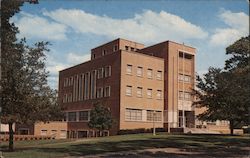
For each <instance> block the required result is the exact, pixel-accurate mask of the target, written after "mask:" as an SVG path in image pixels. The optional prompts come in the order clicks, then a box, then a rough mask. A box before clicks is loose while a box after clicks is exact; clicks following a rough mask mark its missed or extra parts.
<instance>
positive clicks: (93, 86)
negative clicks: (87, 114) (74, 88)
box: [91, 70, 97, 99]
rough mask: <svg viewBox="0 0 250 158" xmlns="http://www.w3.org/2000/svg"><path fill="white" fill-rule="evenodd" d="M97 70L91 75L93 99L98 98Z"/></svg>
mask: <svg viewBox="0 0 250 158" xmlns="http://www.w3.org/2000/svg"><path fill="white" fill-rule="evenodd" d="M96 74H97V73H96V70H94V71H92V73H91V99H95V98H96Z"/></svg>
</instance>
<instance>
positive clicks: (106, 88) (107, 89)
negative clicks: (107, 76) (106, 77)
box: [104, 86, 110, 97]
mask: <svg viewBox="0 0 250 158" xmlns="http://www.w3.org/2000/svg"><path fill="white" fill-rule="evenodd" d="M104 97H110V86H107V87H105V91H104Z"/></svg>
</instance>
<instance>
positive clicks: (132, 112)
mask: <svg viewBox="0 0 250 158" xmlns="http://www.w3.org/2000/svg"><path fill="white" fill-rule="evenodd" d="M125 120H128V121H141V120H142V110H140V109H126V111H125Z"/></svg>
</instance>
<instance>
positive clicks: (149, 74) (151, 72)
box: [147, 69, 153, 78]
mask: <svg viewBox="0 0 250 158" xmlns="http://www.w3.org/2000/svg"><path fill="white" fill-rule="evenodd" d="M147 76H148V78H153V70H152V69H148V71H147Z"/></svg>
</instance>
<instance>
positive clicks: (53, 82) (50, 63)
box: [47, 50, 90, 89]
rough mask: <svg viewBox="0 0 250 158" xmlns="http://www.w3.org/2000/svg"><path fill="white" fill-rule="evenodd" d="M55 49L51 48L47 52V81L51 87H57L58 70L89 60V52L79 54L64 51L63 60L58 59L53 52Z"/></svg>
mask: <svg viewBox="0 0 250 158" xmlns="http://www.w3.org/2000/svg"><path fill="white" fill-rule="evenodd" d="M54 51H55V50H52V53H49V54H47V70H48V71H49V74H50V75H49V77H48V81H49V84H50V86H51V87H52V88H54V89H57V88H58V81H59V79H58V76H59V71H61V70H63V69H66V68H68V67H71V66H74V65H76V64H80V63H83V62H86V61H88V60H90V54H83V55H79V54H78V53H73V52H70V53H66V55H65V57H64V58H65V60H62V61H58V59H57V58H56V57H54V56H53V55H56V54H55V53H53V52H54Z"/></svg>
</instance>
